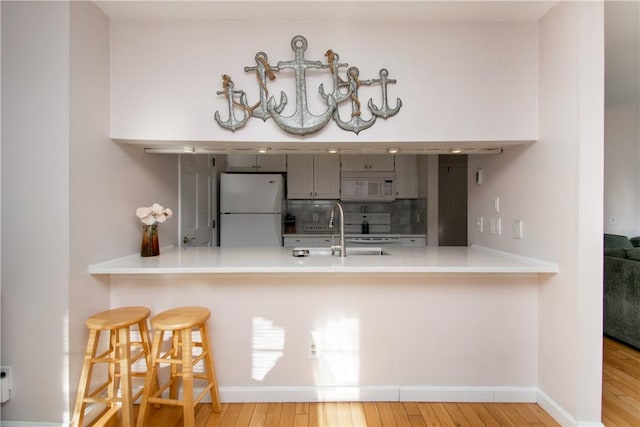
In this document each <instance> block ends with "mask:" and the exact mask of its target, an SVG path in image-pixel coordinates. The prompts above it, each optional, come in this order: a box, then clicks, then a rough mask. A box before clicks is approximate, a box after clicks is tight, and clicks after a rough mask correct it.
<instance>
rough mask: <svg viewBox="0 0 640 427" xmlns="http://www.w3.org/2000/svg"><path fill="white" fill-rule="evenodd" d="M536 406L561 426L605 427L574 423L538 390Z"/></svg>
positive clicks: (568, 415)
mask: <svg viewBox="0 0 640 427" xmlns="http://www.w3.org/2000/svg"><path fill="white" fill-rule="evenodd" d="M537 400H538V405H540V407H541V408H542V409H544V410H545V411H546V412H547V413H548V414H549V415H551V417H553V419H554V420H556V421H557V422H558V424H560V425H561V426H575V427H605V426H604V424H602V422H585V421H580V422H579V421H576V419H575V418H573V417H572V416H571V415H570V414H569V413H568V412H567V411H565V410H564V408H562V407H561V406H560V405H558V404H557V403H556V402H555V401H554V400H553V399H551V398H550V397H549V396H548V395H547V394H546V393H545V392H543V391H542V390H540V389H538V399H537Z"/></svg>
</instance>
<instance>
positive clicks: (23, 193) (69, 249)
mask: <svg viewBox="0 0 640 427" xmlns="http://www.w3.org/2000/svg"><path fill="white" fill-rule="evenodd" d="M2 8H3V10H2V36H3V37H2V39H3V45H2V55H3V57H2V63H3V69H2V106H3V108H2V114H3V116H2V122H3V123H5V124H6V125H5V126H3V128H2V142H3V144H2V162H3V163H2V174H3V175H2V185H3V187H2V209H3V210H2V221H3V222H2V231H3V233H2V236H3V239H2V257H3V258H2V264H3V266H4V267H5V268H3V270H2V290H3V300H2V320H3V322H2V325H3V328H4V329H3V331H2V340H3V348H2V363H3V365H4V364H7V365H11V366H13V381H12V383H13V392H12V398H11V400H10V401H9V402H8V403H7V404H4V405H3V406H2V420H3V421H8V420H13V421H34V422H41V423H46V422H48V423H58V424H59V423H61V422H65V421H68V418H69V416H70V415H69V414H70V408H71V406H72V405H73V404H74V402H75V392H76V388H77V381H78V375H79V371H80V367H81V363H82V354H83V352H84V347H85V345H86V338H87V335H88V334H87V331H86V328H85V326H84V321H85V319H86V317H87V316H89V315H90V314H92V313H93V312H95V311H98V310H101V309H105V308H108V307H109V304H110V299H109V298H110V291H109V281H108V280H107V279H105V278H97V277H92V276H90V275H89V274H88V273H87V265H88V264H90V263H92V262H95V261H99V260H103V259H108V258H113V257H116V256H120V255H122V254H129V253H136V252H137V251H139V250H140V246H139V245H140V238H141V230H140V222H139V220H138V219H137V218H136V216H135V209H136V208H137V207H139V206H148V205H150V204H151V203H153V202H156V201H157V202H159V203H163V204H165V205H166V206H168V207H172V208H174V209H177V206H178V196H177V191H178V182H177V179H178V175H177V159H176V157H175V156H149V155H145V154H144V153H143V152H142V150H141V149H139V148H132V147H122V146H120V145H118V144H116V143H114V142H113V141H111V140H110V139H109V137H108V136H109V75H110V68H109V62H110V61H109V45H110V40H109V34H110V28H109V21H108V19H107V18H106V17H105V16H104V15H103V14H102V12H101V11H99V9H97V8H96V7H95V5H93V4H92V3H90V2H71V3H67V2H3V4H2ZM177 228H178V224H177V221H173V220H171V221H169V222H167V223H165V224H163V226H162V227H161V231H160V233H161V237H160V238H161V244H162V245H170V244H176V243H177V240H178V236H177ZM27 313H28V314H27ZM8 325H11V328H9V327H8ZM36 357H45V358H46V360H45V361H43V362H42V363H37V364H34V363H33V360H35V359H34V358H36ZM34 402H38V404H35V405H34Z"/></svg>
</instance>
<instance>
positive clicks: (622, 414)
mask: <svg viewBox="0 0 640 427" xmlns="http://www.w3.org/2000/svg"><path fill="white" fill-rule="evenodd" d="M602 371H603V372H602V382H603V385H602V422H603V423H604V425H605V426H606V427H638V426H640V351H636V350H634V349H632V348H631V347H628V346H626V345H624V344H621V343H619V342H617V341H614V340H612V339H609V338H606V337H605V339H604V363H603V370H602Z"/></svg>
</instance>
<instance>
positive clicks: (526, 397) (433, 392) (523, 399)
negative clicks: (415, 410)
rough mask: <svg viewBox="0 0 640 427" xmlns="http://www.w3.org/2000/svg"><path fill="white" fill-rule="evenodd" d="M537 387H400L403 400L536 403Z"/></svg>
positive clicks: (401, 399)
mask: <svg viewBox="0 0 640 427" xmlns="http://www.w3.org/2000/svg"><path fill="white" fill-rule="evenodd" d="M536 396H537V388H535V387H445V386H440V387H438V386H436V387H433V386H428V387H409V386H406V387H400V401H401V402H508V403H534V402H535V401H536Z"/></svg>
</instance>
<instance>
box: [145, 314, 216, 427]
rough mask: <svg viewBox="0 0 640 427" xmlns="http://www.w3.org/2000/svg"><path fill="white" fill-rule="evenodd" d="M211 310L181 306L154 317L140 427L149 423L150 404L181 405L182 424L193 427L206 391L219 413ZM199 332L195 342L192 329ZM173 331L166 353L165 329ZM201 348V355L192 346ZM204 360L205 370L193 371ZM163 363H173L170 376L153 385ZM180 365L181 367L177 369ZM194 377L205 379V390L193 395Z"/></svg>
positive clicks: (214, 408) (195, 378)
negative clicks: (180, 392)
mask: <svg viewBox="0 0 640 427" xmlns="http://www.w3.org/2000/svg"><path fill="white" fill-rule="evenodd" d="M209 317H211V312H209V310H207V309H206V308H204V307H179V308H174V309H171V310H167V311H163V312H162V313H159V314H157V315H156V316H154V317H153V318H152V319H151V326H152V327H153V343H152V346H151V369H150V370H149V371H148V372H147V377H146V381H145V384H144V393H143V394H142V402H141V404H140V411H139V413H138V423H137V427H143V426H145V423H146V418H147V415H148V409H149V404H150V403H154V404H160V405H173V406H182V408H183V411H182V412H183V426H184V427H194V424H195V405H196V404H197V403H198V402H199V401H200V400H201V399H202V398H203V397H204V396H205V395H206V394H207V392H209V393H210V395H211V404H212V407H213V411H214V412H220V411H221V409H222V408H221V406H220V395H219V393H218V384H217V382H216V372H215V368H214V365H213V356H212V355H211V343H210V341H209V334H208V333H207V320H208V319H209ZM194 329H197V330H198V331H199V332H200V341H199V342H197V341H196V342H194V341H193V339H192V331H193V330H194ZM167 331H168V332H171V346H170V348H169V350H167V351H166V352H165V353H164V354H161V352H162V348H161V347H162V342H163V337H164V333H165V332H167ZM194 347H200V349H201V351H200V352H199V354H194V352H193V348H194ZM200 361H204V371H205V372H204V373H203V374H199V373H194V371H193V367H194V366H195V365H196V364H197V363H199V362H200ZM161 364H165V365H166V364H168V365H170V373H169V379H168V381H167V382H166V383H164V384H162V385H158V387H156V384H154V381H153V380H154V378H156V377H157V373H158V367H159V365H161ZM178 368H180V369H178ZM180 378H182V400H179V399H178V386H179V382H180ZM194 380H204V381H205V382H206V385H205V387H204V389H203V390H202V391H201V392H200V393H199V394H198V396H195V397H194ZM167 389H169V398H163V397H162V393H163V392H164V391H165V390H167Z"/></svg>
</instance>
